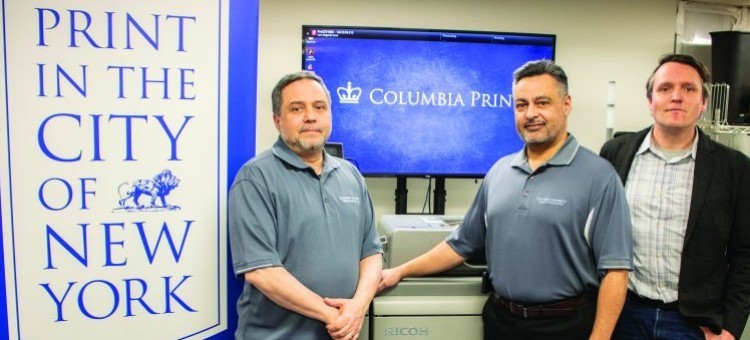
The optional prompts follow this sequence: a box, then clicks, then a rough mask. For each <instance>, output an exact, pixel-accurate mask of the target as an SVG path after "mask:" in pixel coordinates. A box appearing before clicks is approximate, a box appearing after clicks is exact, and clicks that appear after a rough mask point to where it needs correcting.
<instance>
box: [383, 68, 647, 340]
mask: <svg viewBox="0 0 750 340" xmlns="http://www.w3.org/2000/svg"><path fill="white" fill-rule="evenodd" d="M513 100H514V106H515V119H516V129H517V130H518V133H519V135H520V136H521V138H522V139H523V141H524V142H525V146H524V148H523V150H521V151H519V152H517V153H515V154H512V155H509V156H506V157H503V158H501V159H500V160H499V161H498V162H497V163H495V165H494V166H493V167H492V168H491V169H490V171H489V172H488V173H487V175H486V176H485V178H484V181H483V182H482V185H481V186H480V188H479V192H478V193H477V196H476V198H475V199H474V202H473V203H472V204H471V206H470V207H469V210H468V212H467V213H466V216H465V217H464V220H463V222H462V223H461V226H460V227H459V228H458V229H456V230H455V231H454V232H453V233H452V234H451V235H450V236H448V238H447V239H446V240H445V241H444V242H441V243H440V244H438V245H437V246H436V247H435V248H433V249H431V250H430V251H428V252H427V253H425V254H423V255H421V256H419V257H417V258H415V259H413V260H411V261H409V262H407V263H405V264H403V265H401V266H398V267H396V268H392V269H388V270H384V271H383V278H382V279H381V282H380V285H379V288H378V289H379V290H382V289H385V288H388V287H391V286H393V285H395V284H397V283H398V282H399V281H400V280H401V279H402V278H404V277H410V276H422V275H428V274H432V273H437V272H441V271H444V270H447V269H450V268H452V267H454V266H456V265H458V264H460V263H461V262H463V261H464V260H466V259H468V258H479V257H485V258H486V259H487V269H488V272H489V280H490V283H491V285H492V288H493V292H492V293H491V294H490V298H489V299H488V300H487V302H486V304H485V306H484V309H483V311H482V319H483V322H484V337H485V339H571V340H573V339H576V340H577V339H588V338H591V339H608V338H609V337H610V335H611V334H612V330H613V328H614V326H615V323H616V322H617V318H618V315H619V314H620V310H621V309H622V305H623V302H624V301H625V293H626V291H627V281H628V272H629V270H631V268H632V234H631V225H630V216H629V212H628V206H627V202H626V200H625V194H624V192H623V188H622V185H621V184H620V181H619V179H618V177H617V173H616V172H615V171H614V169H613V168H612V166H611V165H609V164H608V163H607V162H606V161H605V160H603V159H601V158H599V157H598V156H597V155H596V154H595V153H593V152H591V151H590V150H588V149H585V148H583V147H581V146H580V145H579V144H578V142H577V141H576V139H575V138H574V137H573V136H572V135H571V134H569V133H568V132H567V118H568V114H570V112H571V108H572V101H571V97H570V95H569V94H568V81H567V76H566V75H565V72H564V71H563V70H562V68H560V67H559V66H557V65H555V64H554V63H552V62H551V61H549V60H541V61H534V62H529V63H527V64H525V65H523V66H522V67H521V68H519V69H518V70H516V72H515V73H514V84H513Z"/></svg>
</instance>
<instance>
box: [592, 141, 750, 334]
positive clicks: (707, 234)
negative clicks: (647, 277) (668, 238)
mask: <svg viewBox="0 0 750 340" xmlns="http://www.w3.org/2000/svg"><path fill="white" fill-rule="evenodd" d="M649 129H650V128H648V129H645V130H642V131H639V132H635V133H628V134H623V135H620V136H618V137H617V138H615V139H612V140H610V141H608V142H607V143H606V144H604V146H603V147H602V150H601V156H602V157H604V158H606V159H607V160H608V161H609V162H610V163H612V165H613V166H614V167H615V169H616V170H617V173H618V174H619V175H620V178H621V179H622V182H623V184H625V183H626V182H627V180H628V173H629V171H630V166H631V165H632V164H633V159H634V158H635V152H636V151H637V150H638V147H639V146H640V145H641V143H642V142H643V140H644V139H645V137H646V135H647V134H648V131H649ZM698 134H699V136H700V137H699V139H698V151H697V154H696V159H695V177H694V179H693V194H692V199H691V202H690V214H689V216H688V225H687V230H686V233H685V242H684V244H683V248H682V260H681V265H680V281H679V288H678V308H679V310H680V313H682V314H683V315H684V316H686V317H688V318H691V319H693V320H694V321H696V322H697V323H698V324H699V325H701V326H708V327H709V328H711V329H712V330H713V331H714V332H717V331H719V329H718V327H723V328H724V329H726V330H728V331H729V332H730V333H732V334H733V335H734V336H735V337H737V338H738V339H739V338H740V336H741V335H742V331H743V330H744V328H745V322H747V318H748V312H749V309H750V159H748V157H746V156H745V155H744V154H742V153H740V152H739V151H736V150H734V149H731V148H728V147H726V146H724V145H722V144H719V143H717V142H715V141H713V140H711V138H710V137H709V136H708V135H706V134H705V133H703V131H701V130H700V129H698Z"/></svg>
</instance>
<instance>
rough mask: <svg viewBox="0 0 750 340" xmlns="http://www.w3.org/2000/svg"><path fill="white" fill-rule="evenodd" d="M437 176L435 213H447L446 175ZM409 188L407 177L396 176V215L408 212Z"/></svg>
mask: <svg viewBox="0 0 750 340" xmlns="http://www.w3.org/2000/svg"><path fill="white" fill-rule="evenodd" d="M434 178H435V189H434V190H433V191H432V193H433V198H432V199H433V204H432V206H433V208H434V209H433V212H432V214H433V215H445V197H446V195H447V192H446V191H445V177H434ZM408 192H409V190H408V189H407V188H406V177H405V176H398V177H396V192H395V194H396V215H405V214H407V209H406V207H407V204H406V203H407V193H408Z"/></svg>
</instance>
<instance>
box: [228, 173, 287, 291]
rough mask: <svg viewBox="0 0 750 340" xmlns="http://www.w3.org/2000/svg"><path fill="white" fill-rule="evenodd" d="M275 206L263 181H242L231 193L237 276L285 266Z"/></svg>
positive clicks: (231, 224)
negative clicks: (278, 237)
mask: <svg viewBox="0 0 750 340" xmlns="http://www.w3.org/2000/svg"><path fill="white" fill-rule="evenodd" d="M242 171H248V170H247V169H243V170H242ZM273 207H274V206H273V201H272V199H271V195H270V193H269V190H268V188H267V186H266V185H265V183H263V182H261V181H258V180H254V179H250V178H246V179H239V180H236V181H235V183H234V185H233V186H232V188H231V189H230V190H229V209H228V218H229V241H230V247H231V253H232V264H233V266H234V273H235V275H237V276H241V275H242V274H244V273H246V272H249V271H253V270H256V269H260V268H266V267H275V266H281V265H282V264H281V260H280V258H279V255H278V252H277V251H276V216H275V210H274V208H273Z"/></svg>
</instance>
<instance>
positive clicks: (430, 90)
mask: <svg viewBox="0 0 750 340" xmlns="http://www.w3.org/2000/svg"><path fill="white" fill-rule="evenodd" d="M306 46H307V47H308V48H309V47H312V48H313V49H314V56H313V57H312V58H310V57H308V58H307V60H306V61H305V67H307V66H308V65H312V68H313V71H314V72H315V73H317V74H318V75H320V76H321V77H322V78H323V79H324V80H325V82H326V84H327V86H328V88H329V90H330V91H331V99H332V100H331V101H332V107H331V110H332V113H333V131H332V134H331V138H330V141H332V142H340V143H343V145H344V155H345V156H346V158H347V159H351V160H353V161H354V163H356V164H357V165H358V167H359V169H360V171H361V172H362V173H363V174H364V175H371V176H373V175H374V176H378V175H386V176H388V175H404V176H424V175H432V176H448V177H481V176H483V175H484V174H486V172H487V171H488V170H489V169H490V167H491V166H492V164H494V163H495V162H496V161H497V160H498V159H500V158H501V157H502V156H505V155H507V154H510V153H513V152H516V151H518V150H520V149H521V148H522V146H523V143H522V141H521V139H520V137H519V136H518V134H517V133H516V129H515V123H514V116H513V107H512V81H513V78H512V75H513V71H514V70H515V69H516V68H518V67H520V66H521V65H523V64H524V63H525V62H527V61H529V60H535V59H552V58H553V57H554V47H552V46H534V45H529V46H527V45H510V44H489V43H486V44H484V43H467V42H444V41H443V42H441V41H414V40H381V39H354V38H346V39H341V38H320V37H318V38H316V39H315V40H314V41H313V42H309V41H308V42H307V45H306ZM348 82H351V86H352V88H355V87H358V88H360V89H361V96H360V98H359V103H358V104H342V103H339V97H338V95H337V90H338V91H342V92H345V91H343V89H339V88H345V87H347V83H348ZM374 89H382V90H375V92H373V90H374ZM386 91H393V92H392V93H390V94H389V95H388V97H389V99H395V98H397V97H398V95H397V94H398V93H399V92H401V93H403V98H404V99H403V101H404V102H408V98H409V97H408V93H409V92H411V95H412V100H414V98H417V96H418V95H419V94H418V93H417V92H419V93H424V94H425V95H427V96H430V95H434V100H433V102H432V103H431V104H427V105H408V104H407V105H399V104H394V105H388V104H386V103H382V104H379V105H378V104H376V102H379V101H382V99H383V97H384V96H383V93H384V92H386ZM472 91H473V92H476V93H482V94H489V95H490V98H489V99H490V101H489V105H487V103H485V105H484V106H483V105H482V101H481V100H473V98H472ZM371 93H372V96H371ZM439 93H443V94H444V95H445V97H444V98H445V100H444V104H445V105H437V104H439V103H438V98H439ZM458 96H460V101H459V98H458ZM493 106H494V107H493Z"/></svg>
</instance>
